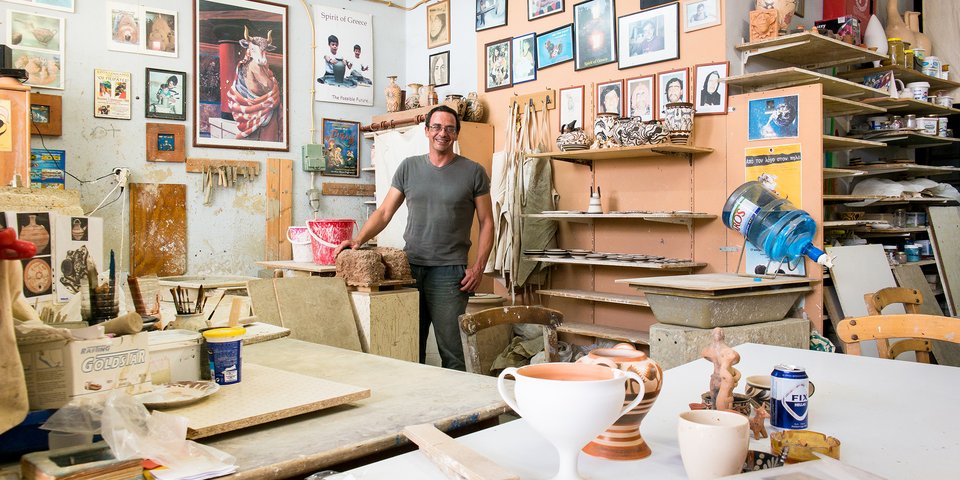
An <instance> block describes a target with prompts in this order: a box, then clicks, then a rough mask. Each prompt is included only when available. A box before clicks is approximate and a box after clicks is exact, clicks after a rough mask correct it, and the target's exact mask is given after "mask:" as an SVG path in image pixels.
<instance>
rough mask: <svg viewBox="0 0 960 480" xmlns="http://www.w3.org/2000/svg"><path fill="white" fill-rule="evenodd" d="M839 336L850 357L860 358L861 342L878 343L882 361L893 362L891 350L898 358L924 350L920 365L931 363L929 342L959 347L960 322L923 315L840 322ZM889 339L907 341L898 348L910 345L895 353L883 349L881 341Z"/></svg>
mask: <svg viewBox="0 0 960 480" xmlns="http://www.w3.org/2000/svg"><path fill="white" fill-rule="evenodd" d="M837 336H838V337H840V340H842V341H843V342H844V343H845V344H846V346H847V353H849V354H851V355H860V342H862V341H865V340H877V341H878V342H877V349H878V351H879V353H880V357H881V358H894V357H895V356H893V353H892V352H891V350H893V351H894V352H896V353H897V354H899V353H902V352H904V351H909V350H911V349H912V348H914V347H917V348H921V350H919V351H918V353H917V361H920V362H925V363H930V356H929V352H930V350H929V347H930V340H943V341H946V342H953V343H960V319H957V318H953V317H941V316H938V315H924V314H920V313H907V314H897V315H867V316H865V317H855V318H847V319H844V320H841V321H840V323H839V324H838V325H837ZM890 338H907V339H908V340H902V341H901V342H898V344H899V343H903V342H908V343H907V344H905V345H904V346H902V347H896V345H895V349H890V348H887V349H881V348H880V342H879V340H886V339H890ZM922 348H927V350H922ZM921 357H925V358H921Z"/></svg>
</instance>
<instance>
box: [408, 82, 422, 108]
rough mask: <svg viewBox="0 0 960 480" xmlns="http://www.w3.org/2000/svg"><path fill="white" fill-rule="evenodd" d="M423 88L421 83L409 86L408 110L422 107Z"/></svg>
mask: <svg viewBox="0 0 960 480" xmlns="http://www.w3.org/2000/svg"><path fill="white" fill-rule="evenodd" d="M421 87H423V85H422V84H419V83H411V84H409V85H407V88H408V89H409V90H407V100H406V103H405V105H406V107H407V110H412V109H414V108H419V107H420V88H421Z"/></svg>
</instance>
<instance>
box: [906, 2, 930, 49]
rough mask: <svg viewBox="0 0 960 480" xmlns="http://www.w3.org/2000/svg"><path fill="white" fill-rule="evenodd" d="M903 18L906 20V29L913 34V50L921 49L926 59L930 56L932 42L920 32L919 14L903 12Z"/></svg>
mask: <svg viewBox="0 0 960 480" xmlns="http://www.w3.org/2000/svg"><path fill="white" fill-rule="evenodd" d="M903 16H904V18H905V19H906V24H907V28H909V29H910V32H912V33H913V48H915V49H916V48H923V51H924V52H926V55H927V56H928V57H929V56H932V55H933V42H931V41H930V37H928V36H927V34H926V33H923V32H921V31H920V12H905V13H904V14H903Z"/></svg>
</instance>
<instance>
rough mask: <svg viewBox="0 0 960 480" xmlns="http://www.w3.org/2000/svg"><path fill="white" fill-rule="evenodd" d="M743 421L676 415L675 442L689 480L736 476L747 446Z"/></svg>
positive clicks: (709, 414) (702, 413)
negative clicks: (677, 420) (678, 417)
mask: <svg viewBox="0 0 960 480" xmlns="http://www.w3.org/2000/svg"><path fill="white" fill-rule="evenodd" d="M749 434H750V428H749V421H748V420H747V417H745V416H743V415H740V414H739V413H735V412H727V411H718V410H691V411H689V412H682V413H681V414H680V421H679V423H678V424H677V442H678V443H679V444H680V458H681V459H683V468H684V470H686V471H687V476H688V477H690V480H710V479H714V478H720V477H725V476H727V475H733V474H735V473H740V470H741V468H742V467H743V461H744V459H745V458H746V457H747V447H748V446H749V445H750V438H749Z"/></svg>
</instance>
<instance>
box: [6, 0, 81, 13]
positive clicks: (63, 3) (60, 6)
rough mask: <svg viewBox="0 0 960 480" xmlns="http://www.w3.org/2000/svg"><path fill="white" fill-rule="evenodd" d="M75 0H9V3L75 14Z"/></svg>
mask: <svg viewBox="0 0 960 480" xmlns="http://www.w3.org/2000/svg"><path fill="white" fill-rule="evenodd" d="M74 1H75V0H7V2H8V3H19V4H21V5H30V6H33V7H40V8H49V9H50V10H60V11H61V12H70V13H73V12H74V7H75V5H74Z"/></svg>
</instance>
